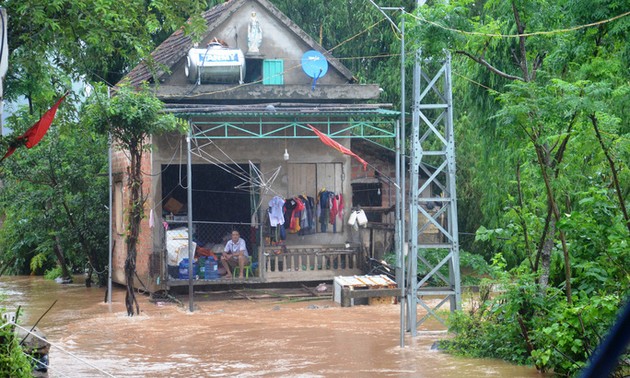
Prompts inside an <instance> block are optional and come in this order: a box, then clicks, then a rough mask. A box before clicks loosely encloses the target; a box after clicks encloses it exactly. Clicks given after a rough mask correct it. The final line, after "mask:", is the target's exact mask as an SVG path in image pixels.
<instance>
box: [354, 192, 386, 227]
mask: <svg viewBox="0 0 630 378" xmlns="http://www.w3.org/2000/svg"><path fill="white" fill-rule="evenodd" d="M382 201H383V197H382V195H381V183H380V182H376V183H353V184H352V207H357V206H361V207H368V208H369V207H380V206H382V204H383V202H382ZM382 214H383V213H382V212H379V211H368V210H366V211H365V215H366V216H367V218H368V220H369V221H370V222H379V223H380V222H382V221H383V220H382Z"/></svg>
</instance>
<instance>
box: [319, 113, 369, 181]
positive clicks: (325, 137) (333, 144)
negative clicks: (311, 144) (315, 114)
mask: <svg viewBox="0 0 630 378" xmlns="http://www.w3.org/2000/svg"><path fill="white" fill-rule="evenodd" d="M307 125H308V124H307ZM308 127H310V128H311V130H313V132H315V134H317V136H318V137H319V139H320V140H321V141H322V142H323V143H324V144H325V145H327V146H330V147H332V148H334V149H335V150H337V151H339V152H341V153H342V154H345V155H350V156H352V157H354V158H355V159H357V160H358V161H359V163H361V164H363V170H364V171H367V165H368V163H367V161H365V160H363V159H361V158H360V157H359V155H357V154H355V153H354V152H352V151H350V150H349V149H347V148H345V147H344V146H342V145H341V144H339V143H337V142H335V141H334V140H332V138H331V137H329V136H328V135H326V134H324V133H322V132H321V131H319V130H317V129H316V128H314V127H313V126H311V125H308Z"/></svg>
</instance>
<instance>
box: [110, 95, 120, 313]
mask: <svg viewBox="0 0 630 378" xmlns="http://www.w3.org/2000/svg"><path fill="white" fill-rule="evenodd" d="M110 96H111V92H110V90H109V87H107V98H110ZM107 141H108V143H107V145H108V147H109V148H108V152H107V155H108V164H109V168H108V169H107V170H108V172H107V174H108V176H109V250H108V254H109V255H108V256H109V257H108V260H107V303H110V304H111V303H112V270H113V268H112V262H113V258H112V254H113V253H114V252H113V251H112V249H113V248H114V236H113V235H112V233H113V231H112V227H113V225H114V219H113V218H114V209H113V206H114V201H113V198H112V190H113V187H114V178H113V174H112V171H113V170H112V134H111V133H108V135H107ZM118 206H122V204H120V203H119V204H118Z"/></svg>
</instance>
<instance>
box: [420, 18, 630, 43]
mask: <svg viewBox="0 0 630 378" xmlns="http://www.w3.org/2000/svg"><path fill="white" fill-rule="evenodd" d="M628 15H630V12H626V13H622V14H620V15H618V16H615V17H611V18H608V19H606V20H602V21H597V22H592V23H590V24H585V25H579V26H574V27H571V28H565V29H557V30H549V31H537V32H531V33H523V34H495V33H481V32H471V31H465V30H459V29H454V28H450V27H448V26H444V25H440V24H438V23H437V22H434V21H429V20H427V19H426V18H424V17H422V16H421V15H413V14H412V16H413V17H414V18H415V19H417V20H420V21H424V22H426V23H428V24H431V25H433V26H435V27H438V28H440V29H444V30H448V31H452V32H455V33H460V34H466V35H475V36H482V37H497V38H520V37H531V36H536V35H552V34H561V33H568V32H572V31H576V30H580V29H586V28H590V27H593V26H598V25H602V24H606V23H609V22H612V21H615V20H618V19H620V18H623V17H626V16H628Z"/></svg>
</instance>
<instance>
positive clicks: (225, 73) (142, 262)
mask: <svg viewBox="0 0 630 378" xmlns="http://www.w3.org/2000/svg"><path fill="white" fill-rule="evenodd" d="M203 16H204V18H205V19H206V21H207V25H208V28H207V31H206V33H205V34H204V36H203V39H202V40H201V41H200V42H199V43H193V41H192V40H191V38H190V37H189V36H186V35H184V33H183V31H182V30H178V31H176V32H175V33H173V34H172V35H171V36H170V37H168V38H167V39H166V40H165V41H164V42H163V43H162V44H161V45H160V46H158V47H157V49H156V50H155V51H154V52H153V54H152V61H151V64H149V62H148V61H147V62H143V63H141V64H139V65H138V66H137V67H135V68H134V69H133V70H132V71H131V72H130V73H129V74H128V75H127V76H126V77H125V78H124V80H128V81H130V82H131V83H132V84H134V85H139V84H140V83H142V82H148V83H149V84H150V85H152V86H154V87H155V89H156V91H157V95H158V97H159V98H160V99H161V100H162V101H163V102H164V104H165V108H166V111H168V112H171V113H173V114H174V115H176V116H177V117H179V118H181V119H183V120H185V121H186V122H188V124H189V126H190V132H189V134H188V135H179V134H168V135H160V136H153V137H152V140H151V145H152V149H151V150H150V151H147V152H146V154H145V155H144V159H143V167H142V171H143V172H144V174H145V177H144V193H148V198H147V201H146V203H145V214H146V217H145V219H144V220H143V221H142V225H141V234H140V240H139V244H138V251H137V262H136V267H137V273H138V277H139V278H140V280H141V281H142V282H143V284H144V285H145V286H146V287H147V288H148V289H149V290H150V291H155V290H163V289H168V288H170V287H174V286H180V285H188V282H189V281H188V279H187V278H186V279H185V278H184V277H182V276H181V275H180V271H179V267H180V266H181V264H182V262H183V261H184V259H185V258H188V257H189V239H190V240H192V243H193V245H192V247H191V248H192V250H194V251H196V253H197V255H199V256H209V255H211V256H213V257H214V256H217V257H218V256H219V255H220V254H221V253H222V252H223V248H224V245H225V242H226V241H227V238H229V235H230V233H231V231H233V230H237V231H239V233H240V236H241V238H243V239H244V240H245V242H246V245H247V250H248V252H249V255H250V256H251V261H252V264H251V265H250V266H248V267H247V276H246V277H245V278H244V279H238V278H234V279H233V282H239V283H242V282H247V283H274V282H307V281H322V280H332V279H333V278H334V277H335V276H339V275H355V274H364V273H365V263H366V261H367V259H368V258H370V257H375V258H382V256H383V254H384V253H385V252H388V251H391V250H393V242H394V209H395V203H396V187H397V185H396V153H395V151H393V150H392V149H391V147H390V148H389V149H388V148H385V147H383V141H387V140H389V146H393V145H394V142H393V141H394V140H395V138H396V135H397V133H396V128H397V127H398V124H397V121H398V118H399V112H398V111H395V110H394V109H393V107H392V106H391V104H381V103H379V101H378V99H379V94H380V91H379V86H378V85H377V84H359V83H358V82H357V79H356V78H355V77H354V76H353V74H352V72H350V71H349V70H348V69H347V68H346V67H345V66H344V65H343V64H342V63H341V61H340V60H339V59H337V58H335V57H334V56H332V55H331V54H330V53H329V52H327V51H326V50H325V49H324V48H323V47H322V46H320V45H319V44H318V43H317V42H316V41H315V40H314V39H313V38H311V37H310V36H309V35H308V34H306V33H305V32H304V31H303V30H301V29H300V28H299V27H298V26H297V25H296V24H295V23H293V22H292V21H291V20H290V19H289V18H288V17H287V16H286V15H284V14H283V13H282V12H280V11H279V10H278V9H277V8H276V7H275V6H274V5H273V4H271V3H270V2H268V1H267V0H231V1H227V2H225V3H222V4H219V5H217V6H215V7H214V8H212V9H210V10H208V11H207V12H205V13H204V15H203ZM386 144H387V143H386ZM344 149H345V152H346V153H342V152H344ZM114 153H115V155H114V158H113V172H114V184H113V189H112V190H113V212H114V222H113V230H112V232H113V235H114V241H115V243H114V250H113V280H114V281H115V282H118V283H121V284H123V283H125V276H124V264H125V259H126V248H125V240H124V232H125V217H124V208H125V206H126V205H125V204H126V202H127V197H126V195H127V193H126V190H127V189H126V187H125V184H126V179H125V174H126V173H125V172H126V167H127V165H128V161H127V159H126V157H125V155H124V153H122V152H120V151H115V152H114ZM353 154H354V155H353ZM359 209H361V211H358V210H359ZM279 215H281V217H280V218H279ZM365 220H367V224H366V222H365ZM349 222H350V224H349ZM203 259H205V257H204V258H203ZM203 259H202V260H203ZM215 263H216V262H215ZM205 266H206V267H207V266H208V265H207V264H206V265H205ZM216 266H220V264H216ZM216 266H214V265H210V268H211V269H215V267H216ZM196 275H197V276H199V277H198V279H195V285H213V284H218V283H223V284H224V283H225V280H226V279H225V278H222V277H221V276H220V275H211V276H207V275H204V274H201V275H199V274H198V273H196ZM195 278H197V277H195Z"/></svg>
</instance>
